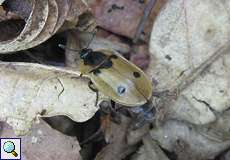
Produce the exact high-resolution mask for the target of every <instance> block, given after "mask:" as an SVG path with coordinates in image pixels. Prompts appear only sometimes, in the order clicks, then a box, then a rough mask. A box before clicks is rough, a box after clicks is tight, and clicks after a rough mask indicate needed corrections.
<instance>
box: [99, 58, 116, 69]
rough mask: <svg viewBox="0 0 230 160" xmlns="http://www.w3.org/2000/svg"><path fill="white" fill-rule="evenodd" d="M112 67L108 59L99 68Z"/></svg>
mask: <svg viewBox="0 0 230 160" xmlns="http://www.w3.org/2000/svg"><path fill="white" fill-rule="evenodd" d="M112 66H113V62H112V61H111V60H110V59H108V60H106V61H105V62H104V63H102V64H101V65H100V67H99V68H111V67H112Z"/></svg>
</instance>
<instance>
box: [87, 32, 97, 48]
mask: <svg viewBox="0 0 230 160" xmlns="http://www.w3.org/2000/svg"><path fill="white" fill-rule="evenodd" d="M96 33H97V32H96V31H94V32H93V36H92V38H91V39H90V41H89V43H88V44H87V47H86V48H88V47H89V45H90V43H91V42H92V41H93V39H94V37H95V35H96Z"/></svg>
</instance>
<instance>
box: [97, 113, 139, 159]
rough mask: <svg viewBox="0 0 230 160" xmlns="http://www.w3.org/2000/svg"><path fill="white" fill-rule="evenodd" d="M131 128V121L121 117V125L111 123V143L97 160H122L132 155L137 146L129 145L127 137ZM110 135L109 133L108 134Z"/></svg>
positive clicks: (99, 154) (100, 153)
mask: <svg viewBox="0 0 230 160" xmlns="http://www.w3.org/2000/svg"><path fill="white" fill-rule="evenodd" d="M129 126H130V119H129V118H128V117H125V116H121V124H116V123H111V125H110V126H109V128H107V129H109V130H107V131H106V132H108V131H109V134H110V136H108V137H110V138H109V143H108V145H107V146H105V147H104V148H103V149H102V150H101V151H100V152H99V153H98V154H97V156H96V158H95V160H105V159H109V160H121V159H123V158H125V157H126V156H127V155H129V154H130V153H132V152H133V151H134V150H135V149H136V146H135V145H134V146H132V145H128V144H127V140H126V138H127V137H126V136H127V133H128V129H129ZM107 134H108V133H107Z"/></svg>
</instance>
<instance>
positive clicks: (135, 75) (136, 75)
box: [133, 72, 141, 78]
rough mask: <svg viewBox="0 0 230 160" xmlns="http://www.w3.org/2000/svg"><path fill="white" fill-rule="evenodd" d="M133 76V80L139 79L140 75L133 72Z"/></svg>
mask: <svg viewBox="0 0 230 160" xmlns="http://www.w3.org/2000/svg"><path fill="white" fill-rule="evenodd" d="M133 76H134V77H135V78H139V77H140V76H141V74H140V73H139V72H133Z"/></svg>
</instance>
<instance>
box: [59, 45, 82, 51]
mask: <svg viewBox="0 0 230 160" xmlns="http://www.w3.org/2000/svg"><path fill="white" fill-rule="evenodd" d="M58 47H60V48H61V49H64V50H69V51H75V52H79V51H81V50H80V49H73V48H68V47H66V46H65V45H64V44H58Z"/></svg>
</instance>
